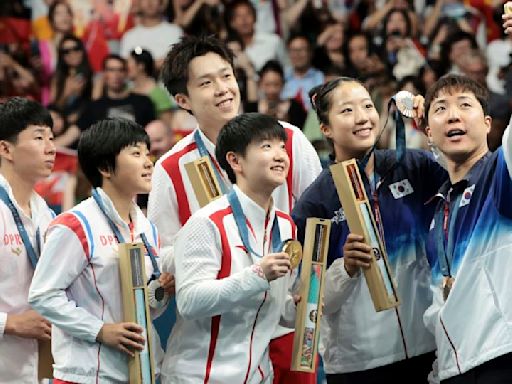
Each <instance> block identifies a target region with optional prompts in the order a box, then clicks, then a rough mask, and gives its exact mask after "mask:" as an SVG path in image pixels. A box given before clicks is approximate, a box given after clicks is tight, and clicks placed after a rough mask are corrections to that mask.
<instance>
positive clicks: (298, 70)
mask: <svg viewBox="0 0 512 384" xmlns="http://www.w3.org/2000/svg"><path fill="white" fill-rule="evenodd" d="M308 70H309V67H308V68H295V69H294V70H293V72H294V73H295V76H296V77H304V76H306V73H307V72H308Z"/></svg>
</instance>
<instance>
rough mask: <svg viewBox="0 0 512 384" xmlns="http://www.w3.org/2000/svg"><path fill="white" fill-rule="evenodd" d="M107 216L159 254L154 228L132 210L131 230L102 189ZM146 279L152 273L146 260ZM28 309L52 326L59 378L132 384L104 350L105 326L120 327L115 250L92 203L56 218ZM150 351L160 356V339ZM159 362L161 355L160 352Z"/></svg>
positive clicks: (113, 353) (116, 355) (119, 358)
mask: <svg viewBox="0 0 512 384" xmlns="http://www.w3.org/2000/svg"><path fill="white" fill-rule="evenodd" d="M98 192H99V194H100V196H101V199H102V201H103V204H104V206H105V210H106V212H107V214H108V215H109V217H110V218H111V219H112V220H113V222H114V223H115V224H116V225H117V227H118V228H119V231H120V233H121V235H122V236H123V237H124V240H125V241H132V242H142V240H141V237H140V234H141V233H144V234H145V235H146V238H147V239H148V242H149V243H150V246H151V247H153V248H154V249H155V250H156V252H155V254H158V235H157V232H156V228H155V226H153V225H152V224H151V223H150V222H149V220H147V219H146V217H145V216H144V214H143V213H142V211H141V210H140V209H139V208H138V207H137V206H136V205H135V204H133V206H132V208H131V212H130V217H131V219H132V223H133V230H131V229H130V227H129V226H128V224H126V223H125V222H124V221H123V220H122V219H121V217H120V216H119V214H118V213H117V211H116V210H115V208H114V205H113V203H112V201H111V200H110V198H109V197H108V196H107V195H106V194H105V192H103V190H101V189H100V188H98ZM145 262H146V263H145V267H146V274H147V276H148V278H149V276H151V274H152V272H153V267H152V264H151V259H150V258H149V256H148V255H147V254H146V257H145ZM29 302H30V304H31V305H32V306H33V307H34V308H35V309H36V310H37V311H38V312H40V313H41V314H42V315H43V316H44V317H46V318H47V319H48V320H49V321H50V322H51V323H52V324H53V327H52V354H53V358H54V360H55V364H54V377H55V378H57V379H60V380H65V381H71V382H74V383H91V384H92V383H98V382H99V383H120V382H124V383H127V382H128V356H127V355H126V354H124V353H123V352H121V351H119V350H117V349H114V348H113V347H110V346H107V345H104V344H100V343H98V342H97V341H96V336H97V335H98V332H99V331H100V329H101V327H102V326H103V324H105V323H119V322H123V299H122V294H121V281H120V278H119V256H118V243H117V241H116V238H115V237H114V234H113V232H112V230H111V228H110V227H109V225H108V222H107V220H106V218H105V216H104V215H103V213H102V212H101V211H100V209H99V207H98V205H97V204H96V202H95V201H94V199H93V198H89V199H87V200H85V201H83V202H82V203H80V204H78V205H77V206H75V207H74V208H73V209H72V210H70V211H67V212H65V213H63V214H61V215H59V216H57V218H55V220H54V221H53V222H52V223H51V224H50V227H49V228H48V232H47V236H46V242H45V246H44V249H43V253H42V255H41V259H40V261H39V263H38V265H37V268H36V271H35V274H34V278H33V280H32V285H31V287H30V294H29ZM153 335H154V337H155V340H154V343H153V345H154V346H155V347H156V348H155V349H158V348H159V341H158V340H157V336H156V332H153ZM156 352H157V353H156V354H155V356H156V357H157V358H158V355H159V354H160V353H161V351H160V352H159V351H158V350H157V351H156Z"/></svg>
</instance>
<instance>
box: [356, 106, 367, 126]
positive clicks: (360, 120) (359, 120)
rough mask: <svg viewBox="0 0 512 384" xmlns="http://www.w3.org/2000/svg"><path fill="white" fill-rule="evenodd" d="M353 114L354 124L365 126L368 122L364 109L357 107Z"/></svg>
mask: <svg viewBox="0 0 512 384" xmlns="http://www.w3.org/2000/svg"><path fill="white" fill-rule="evenodd" d="M355 112H356V113H355V117H356V124H365V123H366V122H367V121H368V112H367V111H366V109H365V108H362V107H357V108H356V109H355Z"/></svg>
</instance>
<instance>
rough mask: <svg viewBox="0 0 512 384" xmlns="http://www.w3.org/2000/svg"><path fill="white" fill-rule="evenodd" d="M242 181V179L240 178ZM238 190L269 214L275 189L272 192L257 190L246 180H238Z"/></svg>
mask: <svg viewBox="0 0 512 384" xmlns="http://www.w3.org/2000/svg"><path fill="white" fill-rule="evenodd" d="M239 179H240V178H239ZM236 185H237V186H238V188H240V190H241V191H242V192H243V193H245V194H246V195H247V196H248V197H249V198H250V199H251V200H252V201H254V202H255V203H256V204H258V205H259V206H260V207H261V208H263V210H264V211H265V213H266V214H268V212H269V210H270V203H271V201H272V192H273V190H274V189H271V190H270V191H267V190H262V189H260V190H255V189H254V188H251V187H250V186H249V185H248V183H247V182H246V181H245V180H240V181H239V180H237V184H236Z"/></svg>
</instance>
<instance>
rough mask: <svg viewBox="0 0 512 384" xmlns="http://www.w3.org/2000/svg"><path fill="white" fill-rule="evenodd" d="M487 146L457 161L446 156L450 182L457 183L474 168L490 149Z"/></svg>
mask: <svg viewBox="0 0 512 384" xmlns="http://www.w3.org/2000/svg"><path fill="white" fill-rule="evenodd" d="M488 150H489V149H488V148H487V146H486V147H485V148H484V149H482V150H480V151H477V152H475V153H473V154H472V155H471V156H470V157H468V158H466V159H465V160H464V161H457V159H448V158H446V169H447V171H448V175H449V176H450V182H451V183H452V184H455V183H457V182H459V181H461V180H462V179H463V178H464V176H466V175H467V173H468V172H469V171H470V170H471V168H473V165H475V164H476V163H477V162H478V160H480V159H481V158H482V157H483V156H484V155H485V154H486V153H487V151H488Z"/></svg>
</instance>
